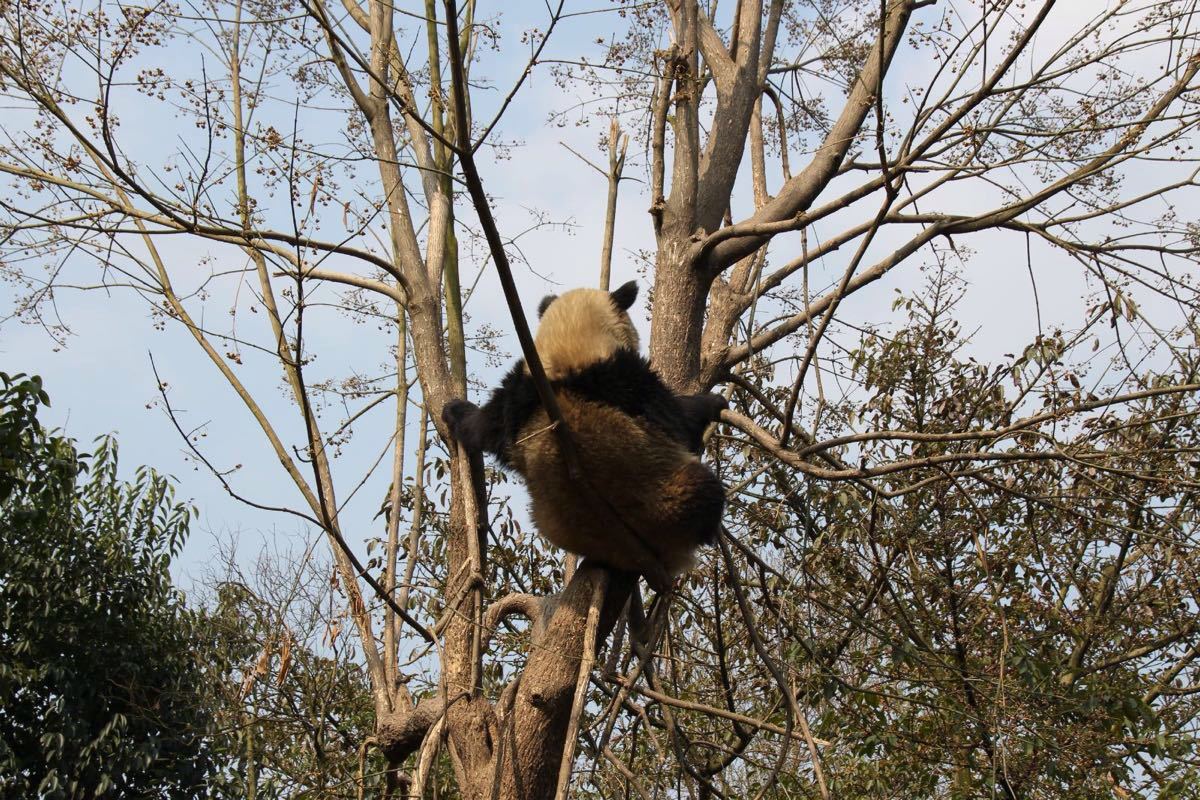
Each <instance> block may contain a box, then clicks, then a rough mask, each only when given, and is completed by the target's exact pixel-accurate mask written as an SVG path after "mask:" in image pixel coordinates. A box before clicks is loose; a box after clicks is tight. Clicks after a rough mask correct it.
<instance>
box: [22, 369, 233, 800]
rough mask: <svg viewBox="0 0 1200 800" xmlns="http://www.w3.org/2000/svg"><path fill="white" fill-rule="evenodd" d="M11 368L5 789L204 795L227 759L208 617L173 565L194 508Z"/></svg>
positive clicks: (54, 794)
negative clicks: (197, 610) (179, 582)
mask: <svg viewBox="0 0 1200 800" xmlns="http://www.w3.org/2000/svg"><path fill="white" fill-rule="evenodd" d="M48 403H49V398H48V397H47V396H46V393H45V391H44V390H43V389H42V386H41V381H40V380H39V379H38V378H36V377H35V378H26V377H24V376H21V375H17V376H12V377H10V376H8V375H5V374H3V373H0V698H2V699H0V795H2V796H4V797H14V798H15V797H22V798H26V797H44V798H85V797H86V798H93V797H194V796H198V795H201V794H203V793H204V792H205V787H206V786H207V785H208V784H209V782H210V780H209V779H210V776H211V774H212V772H213V770H214V754H213V749H212V740H211V739H210V738H209V733H210V727H211V720H212V716H211V712H210V706H211V703H210V702H209V699H208V697H209V692H208V689H207V688H206V687H207V686H208V681H207V680H206V678H205V672H204V665H203V662H202V659H201V655H200V653H201V651H200V650H199V649H198V648H197V647H196V646H195V645H196V642H197V638H196V634H195V619H194V616H193V615H192V614H191V612H189V611H188V610H187V609H185V607H184V604H183V597H182V595H181V594H180V593H179V592H178V590H176V589H175V588H174V587H173V586H172V585H171V580H170V575H169V573H168V566H169V564H170V561H171V558H172V557H173V556H174V555H176V554H177V553H178V552H179V548H180V546H181V545H182V543H183V541H184V538H185V536H186V535H187V532H188V524H189V522H190V520H191V517H192V515H193V510H192V509H191V508H190V507H189V506H187V505H185V504H183V503H179V502H177V501H176V500H175V497H174V489H173V487H172V485H171V483H170V481H168V480H167V479H166V478H165V477H164V476H161V475H159V474H157V473H156V472H154V471H153V470H151V469H148V468H141V469H139V470H138V471H137V472H136V473H135V477H134V480H133V482H132V483H123V482H121V481H119V480H118V479H117V447H116V443H115V442H114V441H113V440H111V439H108V438H103V439H100V440H98V442H97V445H96V449H95V451H94V452H93V453H91V454H90V455H85V454H79V453H77V452H76V449H75V446H74V443H73V442H72V441H70V440H68V439H65V438H62V437H59V436H55V435H53V434H52V433H49V432H47V431H45V430H44V429H43V428H42V427H41V425H39V424H38V422H37V418H36V414H37V409H38V406H39V405H48Z"/></svg>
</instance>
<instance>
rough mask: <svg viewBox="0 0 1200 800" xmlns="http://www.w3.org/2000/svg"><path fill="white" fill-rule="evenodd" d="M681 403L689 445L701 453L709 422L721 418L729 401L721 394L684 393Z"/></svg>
mask: <svg viewBox="0 0 1200 800" xmlns="http://www.w3.org/2000/svg"><path fill="white" fill-rule="evenodd" d="M678 399H679V405H680V407H681V408H682V409H683V426H684V429H685V430H686V431H687V435H688V447H689V448H690V449H691V451H692V452H693V453H699V452H700V451H701V450H702V449H703V447H704V431H705V429H706V428H708V426H709V423H712V422H716V421H717V420H718V419H720V418H721V412H722V411H724V410H725V409H726V408H729V402H728V401H727V400H726V399H725V398H724V397H722V396H721V395H719V394H714V393H712V392H705V393H704V394H689V395H682V396H680V397H679V398H678Z"/></svg>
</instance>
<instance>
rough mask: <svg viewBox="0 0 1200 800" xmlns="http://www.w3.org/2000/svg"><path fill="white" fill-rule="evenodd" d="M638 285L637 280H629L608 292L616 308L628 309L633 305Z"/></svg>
mask: <svg viewBox="0 0 1200 800" xmlns="http://www.w3.org/2000/svg"><path fill="white" fill-rule="evenodd" d="M637 292H638V285H637V281H630V282H629V283H625V284H622V285H621V286H619V287H617V289H616V290H615V291H612V292H610V293H609V295H610V296H611V297H612V299H613V302H614V303H616V304H617V308H619V309H621V310H622V311H628V310H629V307H630V306H632V305H633V301H634V300H636V299H637Z"/></svg>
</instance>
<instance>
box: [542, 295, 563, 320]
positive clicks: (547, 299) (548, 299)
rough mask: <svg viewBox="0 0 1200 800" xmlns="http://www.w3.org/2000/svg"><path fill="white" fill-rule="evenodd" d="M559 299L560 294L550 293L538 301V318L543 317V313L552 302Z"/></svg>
mask: <svg viewBox="0 0 1200 800" xmlns="http://www.w3.org/2000/svg"><path fill="white" fill-rule="evenodd" d="M557 299H558V295H556V294H548V295H546V296H545V297H543V298H542V302H540V303H538V319H541V318H542V314H545V313H546V309H547V308H549V307H550V304H551V303H553V302H554V301H555V300H557Z"/></svg>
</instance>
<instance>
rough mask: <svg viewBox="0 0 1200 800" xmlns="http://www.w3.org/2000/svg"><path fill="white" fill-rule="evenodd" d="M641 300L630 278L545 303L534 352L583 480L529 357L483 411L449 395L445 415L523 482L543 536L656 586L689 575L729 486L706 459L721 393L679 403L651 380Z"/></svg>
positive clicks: (467, 441)
mask: <svg viewBox="0 0 1200 800" xmlns="http://www.w3.org/2000/svg"><path fill="white" fill-rule="evenodd" d="M636 297H637V284H636V283H634V282H632V281H631V282H629V283H626V284H625V285H623V286H621V287H620V288H619V289H617V290H616V291H613V292H611V293H610V292H604V291H602V290H599V289H575V290H572V291H570V292H566V293H565V294H563V295H562V296H550V297H547V298H545V299H544V300H543V301H542V303H541V305H540V306H539V307H538V313H539V317H540V318H541V323H540V325H539V327H538V332H537V337H536V343H535V344H536V347H537V351H538V357H539V358H540V359H541V361H542V364H543V367H544V368H545V370H546V375H547V378H548V379H549V380H550V384H551V386H552V388H553V389H554V392H555V396H556V397H557V399H558V403H559V407H560V409H561V410H562V412H563V418H564V419H565V421H566V423H567V426H568V428H569V430H570V433H571V436H572V437H573V439H574V441H575V444H576V449H577V450H578V452H579V459H580V461H581V462H582V463H581V465H580V466H581V468H582V470H583V472H584V475H583V480H582V481H572V480H571V478H570V477H569V475H568V472H567V467H566V464H565V463H564V461H563V459H562V456H561V454H560V453H559V449H558V442H557V439H556V437H555V434H554V432H553V431H552V430H551V429H550V427H549V420H548V418H547V416H546V413H545V411H544V410H543V409H542V407H541V404H540V402H539V400H538V395H537V390H536V389H535V387H534V384H533V380H532V378H531V377H530V375H529V371H528V369H527V368H526V366H525V363H524V361H519V362H517V364H516V365H515V366H514V367H513V368H512V370H510V371H509V373H508V374H507V375H506V376H505V377H504V380H503V381H502V382H501V383H500V386H499V388H497V389H496V390H495V391H494V392H493V393H492V396H491V398H490V399H489V400H488V402H487V404H486V405H484V406H483V408H479V407H478V406H476V405H475V404H473V403H469V402H467V401H465V400H452V401H450V402H449V403H447V404H446V406H445V408H444V409H443V411H442V418H443V419H444V420H445V422H446V424H447V426H448V427H449V429H450V433H451V435H452V436H454V438H455V439H456V440H458V441H459V442H460V443H461V444H462V445H463V446H464V447H466V448H468V449H473V450H484V451H487V452H489V453H492V454H494V455H495V456H496V457H497V458H498V459H499V461H500V463H501V465H503V466H504V467H506V468H508V469H512V470H515V471H517V472H519V473H520V474H521V475H522V477H524V479H525V483H526V486H527V488H528V490H529V495H530V498H531V510H532V513H533V519H534V522H535V523H536V524H537V526H538V529H539V530H540V531H541V533H542V535H544V536H545V537H546V538H547V539H549V540H550V541H551V542H553V543H554V544H556V545H558V546H559V547H562V548H563V549H564V550H567V551H569V552H572V553H576V554H578V555H581V556H585V557H588V558H592V559H595V560H596V561H599V562H602V563H605V564H608V565H610V566H612V567H616V568H618V569H624V570H629V571H632V572H638V573H641V574H643V575H645V576H646V577H647V579H648V580H650V581H651V583H652V584H656V583H659V582H660V581H661V580H662V579H663V578H664V577H665V578H667V579H670V578H673V577H675V576H676V575H678V574H680V573H682V572H684V571H686V570H687V569H688V568H690V566H691V565H692V554H693V552H694V551H695V550H696V548H697V547H699V546H700V545H702V544H708V543H711V542H712V541H713V540H714V539H715V537H716V535H717V531H718V528H719V526H720V522H721V514H722V511H723V509H724V503H725V491H724V487H723V486H722V485H721V482H720V481H719V480H718V479H717V477H716V475H714V474H713V472H712V471H711V470H710V469H708V467H706V466H704V464H702V463H701V462H700V458H699V454H700V452H701V451H702V449H703V435H704V431H705V428H706V427H707V426H708V425H709V423H711V422H713V421H715V420H716V419H717V418H718V417H719V415H720V413H721V409H723V408H725V405H726V404H725V399H724V398H723V397H721V396H719V395H715V394H699V395H689V396H678V395H676V394H674V393H673V392H672V391H671V390H670V389H668V388H667V387H666V385H665V384H664V383H663V382H662V380H661V379H660V378H659V377H658V375H656V374H655V373H654V371H653V370H652V369H651V368H650V364H649V362H647V361H646V359H645V358H643V357H642V356H641V355H640V354H639V353H638V350H637V348H638V340H637V332H636V330H635V329H634V327H633V323H632V322H631V321H630V319H629V315H628V313H627V311H628V309H629V307H630V306H631V305H633V301H634V299H636ZM656 578H657V579H656ZM656 588H665V587H663V586H656Z"/></svg>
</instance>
